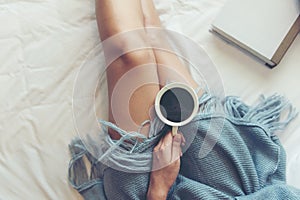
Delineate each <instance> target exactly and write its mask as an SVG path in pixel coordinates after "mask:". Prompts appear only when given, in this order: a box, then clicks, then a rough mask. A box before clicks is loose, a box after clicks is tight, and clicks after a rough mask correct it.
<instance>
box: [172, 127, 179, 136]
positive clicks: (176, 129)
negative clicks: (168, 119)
mask: <svg viewBox="0 0 300 200" xmlns="http://www.w3.org/2000/svg"><path fill="white" fill-rule="evenodd" d="M177 131H178V126H172V135H173V136H175V135H176V134H177Z"/></svg>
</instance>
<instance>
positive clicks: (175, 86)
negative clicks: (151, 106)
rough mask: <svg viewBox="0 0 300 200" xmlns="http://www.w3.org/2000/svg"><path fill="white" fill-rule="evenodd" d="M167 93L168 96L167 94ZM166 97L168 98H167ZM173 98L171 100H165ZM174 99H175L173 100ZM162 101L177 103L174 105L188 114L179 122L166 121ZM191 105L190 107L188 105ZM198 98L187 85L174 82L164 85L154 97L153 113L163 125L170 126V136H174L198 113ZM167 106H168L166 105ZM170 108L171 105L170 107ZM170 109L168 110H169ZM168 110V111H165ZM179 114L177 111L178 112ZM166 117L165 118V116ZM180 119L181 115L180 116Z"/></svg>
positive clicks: (166, 112) (165, 112) (166, 117)
mask: <svg viewBox="0 0 300 200" xmlns="http://www.w3.org/2000/svg"><path fill="white" fill-rule="evenodd" d="M167 93H168V94H167ZM167 95H168V96H167ZM167 97H168V98H173V99H167ZM174 98H175V99H174ZM162 101H163V102H164V103H166V102H170V103H171V101H176V102H178V103H177V104H176V105H177V107H178V106H179V109H181V107H182V108H184V109H185V112H186V111H187V112H188V115H187V116H185V118H184V119H180V120H176V121H175V120H172V119H168V118H169V117H168V114H169V113H168V111H166V110H165V109H164V107H166V106H164V105H162ZM190 104H192V105H190ZM198 104H199V102H198V96H197V94H196V92H195V90H194V89H193V88H192V87H190V86H189V85H187V84H184V83H180V82H174V83H170V84H167V85H165V86H164V87H163V88H162V89H161V90H160V91H159V92H158V93H157V95H156V98H155V111H156V114H157V116H158V117H159V119H160V120H161V121H162V122H164V123H165V124H167V125H169V126H172V134H173V135H175V134H176V133H177V130H178V127H179V126H183V125H186V124H187V123H189V122H191V121H192V119H193V118H194V117H195V115H196V114H197V112H198V107H199V105H198ZM167 106H169V105H167ZM170 106H172V105H170ZM170 109H171V108H169V110H170ZM167 110H168V109H167ZM178 112H179V111H178ZM178 114H179V113H178ZM166 115H167V116H166ZM180 117H181V114H180Z"/></svg>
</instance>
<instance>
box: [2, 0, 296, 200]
mask: <svg viewBox="0 0 300 200" xmlns="http://www.w3.org/2000/svg"><path fill="white" fill-rule="evenodd" d="M224 3H226V0H189V1H183V0H164V1H159V0H156V1H155V5H156V7H157V9H158V11H159V13H160V17H161V20H162V22H163V25H164V26H165V27H166V28H167V29H170V30H174V31H176V32H179V33H181V34H184V35H186V36H188V37H189V38H191V39H192V40H194V41H195V42H197V43H198V44H199V45H201V46H202V48H203V49H204V50H205V51H206V52H207V54H208V55H209V57H210V58H211V60H212V61H213V62H214V64H215V66H216V68H217V70H218V71H219V74H220V76H221V78H222V81H223V86H224V89H225V94H226V95H234V96H240V97H241V98H242V99H243V100H245V101H246V102H247V103H252V102H254V101H256V99H257V98H258V96H259V95H260V94H265V95H271V94H273V93H279V94H283V95H284V96H286V97H287V98H288V99H289V100H290V102H291V103H292V104H293V105H294V106H295V107H296V108H297V109H298V110H300V101H299V99H300V89H299V83H300V82H299V78H298V77H299V74H300V67H299V61H300V60H299V53H300V36H299V35H298V36H297V38H296V39H295V41H294V42H293V44H292V45H291V47H290V49H289V50H288V52H287V54H286V55H285V56H284V58H283V60H282V61H281V63H280V64H279V65H278V66H277V67H276V68H274V69H272V70H271V69H269V68H267V67H266V66H264V65H263V64H261V63H260V62H258V61H257V60H255V59H253V58H252V57H251V56H249V55H246V54H244V53H243V52H241V51H240V50H238V49H237V48H235V47H233V46H231V45H229V44H228V43H226V42H224V41H222V40H220V39H219V38H217V37H216V36H214V35H213V34H211V33H210V32H209V29H210V24H211V22H212V20H213V19H214V17H215V16H216V15H217V13H218V12H219V10H220V9H221V7H222V6H223V5H224ZM0 22H1V26H0V88H1V93H0V95H1V98H0V99H1V100H0V131H1V134H0V174H1V179H0V185H1V187H0V199H3V200H4V199H10V200H16V199H61V200H63V199H81V197H80V195H79V194H78V193H77V192H76V191H75V190H74V189H73V188H72V187H71V186H70V185H69V184H68V179H67V173H68V171H67V170H68V164H69V160H70V154H69V151H68V144H69V143H70V141H71V139H72V138H74V137H75V136H76V128H75V125H74V120H73V112H72V97H73V88H74V82H75V79H76V77H77V73H78V70H79V69H80V66H82V64H83V63H85V62H86V60H87V59H88V58H89V55H90V52H91V51H92V50H93V49H95V47H97V45H99V43H100V41H99V39H98V32H97V25H96V18H95V12H94V0H86V1H81V0H0ZM278 134H279V137H280V139H281V141H282V143H283V146H284V147H285V149H286V152H287V182H288V184H290V185H292V186H295V187H298V188H300V171H299V170H300V145H299V142H300V117H298V118H296V119H295V120H294V121H293V122H292V123H291V124H290V125H289V126H288V127H287V129H286V130H285V131H284V132H280V133H278Z"/></svg>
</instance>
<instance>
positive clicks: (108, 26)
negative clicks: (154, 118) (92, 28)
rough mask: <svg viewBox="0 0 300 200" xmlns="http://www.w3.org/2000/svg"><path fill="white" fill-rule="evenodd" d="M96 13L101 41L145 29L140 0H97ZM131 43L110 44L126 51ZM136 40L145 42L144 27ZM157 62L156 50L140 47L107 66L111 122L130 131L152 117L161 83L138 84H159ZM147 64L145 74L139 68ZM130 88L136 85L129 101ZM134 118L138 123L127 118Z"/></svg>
mask: <svg viewBox="0 0 300 200" xmlns="http://www.w3.org/2000/svg"><path fill="white" fill-rule="evenodd" d="M96 16H97V23H98V28H99V33H100V38H101V40H102V41H104V40H106V39H108V38H110V37H111V36H114V35H116V34H119V33H122V32H124V31H130V30H133V29H138V28H142V29H143V27H144V17H143V11H142V9H141V2H140V0H96ZM134 33H136V32H134ZM130 42H132V40H130V39H128V38H124V39H123V40H121V41H120V40H119V41H113V42H112V43H110V47H109V48H110V49H111V48H114V49H115V50H116V51H121V52H124V51H126V48H127V47H128V46H130V44H129V43H130ZM134 42H138V43H139V44H140V45H143V43H145V44H146V42H147V38H146V33H145V32H144V31H143V30H142V31H139V32H138V33H136V34H135V35H134ZM104 53H105V56H106V57H107V56H109V55H108V54H109V52H106V49H105V48H104ZM155 63H156V62H155V56H154V54H153V51H152V50H151V49H141V50H139V51H134V52H130V53H124V54H123V55H122V56H120V57H119V58H117V59H116V60H115V61H113V62H112V63H111V64H110V65H109V66H108V68H107V70H106V74H107V82H108V94H109V102H110V106H109V120H110V121H111V122H113V123H116V124H117V125H118V126H120V127H121V128H123V129H125V130H127V131H136V128H137V125H139V124H141V123H142V122H143V121H145V120H147V119H149V109H150V108H151V107H152V106H153V104H154V99H155V96H156V94H157V92H158V91H159V85H158V84H146V85H143V86H142V85H139V84H140V83H139V81H140V80H147V81H148V82H153V83H159V81H158V77H157V67H156V64H155ZM145 64H147V66H146V67H147V70H146V73H143V68H138V67H139V66H141V65H145ZM135 69H142V70H135ZM124 77H125V78H124ZM123 78H124V79H123ZM121 79H122V80H125V79H127V80H129V82H130V83H126V82H122V84H118V81H120V80H121ZM137 79H138V80H139V81H138V80H137ZM117 86H118V87H117ZM128 87H131V88H132V87H134V88H137V90H135V92H134V93H133V95H131V98H130V100H129V101H127V100H128V99H126V96H128V92H127V91H128V90H129V89H130V88H128ZM114 91H115V92H116V93H114ZM113 94H116V97H115V98H113ZM124 105H125V106H127V107H129V112H130V116H128V114H129V113H126V112H124V110H125V111H126V109H125V108H124ZM131 118H132V119H133V121H134V123H135V124H131V120H128V119H131ZM117 119H118V120H117ZM120 119H121V120H120ZM109 134H110V136H111V137H112V138H113V139H119V137H120V135H119V134H118V133H116V132H115V131H112V130H109ZM145 134H147V133H145Z"/></svg>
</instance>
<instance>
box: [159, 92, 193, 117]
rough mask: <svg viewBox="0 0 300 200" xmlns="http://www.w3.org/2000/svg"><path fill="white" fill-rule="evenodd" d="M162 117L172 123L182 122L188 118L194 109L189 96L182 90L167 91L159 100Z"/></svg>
mask: <svg viewBox="0 0 300 200" xmlns="http://www.w3.org/2000/svg"><path fill="white" fill-rule="evenodd" d="M160 108H161V112H162V115H163V116H164V117H165V118H166V119H168V120H169V121H172V122H182V121H184V120H186V119H187V118H189V117H190V116H191V114H192V112H193V109H194V100H193V97H192V96H191V94H190V93H189V92H188V91H186V90H185V89H182V88H172V89H169V90H167V91H166V92H165V93H164V94H163V96H162V97H161V100H160Z"/></svg>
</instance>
